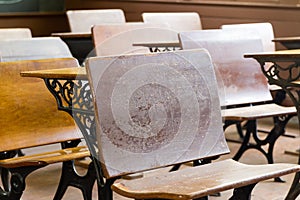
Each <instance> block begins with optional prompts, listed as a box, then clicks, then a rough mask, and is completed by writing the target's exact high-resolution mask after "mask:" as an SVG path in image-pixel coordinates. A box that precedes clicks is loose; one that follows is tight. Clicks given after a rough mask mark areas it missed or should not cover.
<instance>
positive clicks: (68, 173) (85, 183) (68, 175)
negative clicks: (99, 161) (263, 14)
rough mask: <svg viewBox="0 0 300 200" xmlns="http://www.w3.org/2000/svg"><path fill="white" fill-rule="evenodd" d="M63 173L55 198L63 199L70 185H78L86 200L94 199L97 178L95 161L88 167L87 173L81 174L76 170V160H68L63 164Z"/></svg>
mask: <svg viewBox="0 0 300 200" xmlns="http://www.w3.org/2000/svg"><path fill="white" fill-rule="evenodd" d="M62 165H63V166H62V173H61V178H60V182H59V185H58V188H57V190H56V193H55V195H54V198H53V199H54V200H60V199H62V197H63V195H64V194H65V192H66V190H67V188H68V187H69V186H73V187H76V188H78V189H80V190H81V191H82V194H83V198H84V200H91V199H92V191H93V186H94V184H95V180H96V173H95V168H94V166H93V163H91V164H90V165H89V167H88V171H87V173H86V175H84V176H80V175H78V174H77V173H76V171H75V170H74V167H75V166H74V161H66V162H63V164H62Z"/></svg>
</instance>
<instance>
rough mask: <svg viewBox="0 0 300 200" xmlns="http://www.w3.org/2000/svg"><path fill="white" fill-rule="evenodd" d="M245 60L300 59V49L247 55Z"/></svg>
mask: <svg viewBox="0 0 300 200" xmlns="http://www.w3.org/2000/svg"><path fill="white" fill-rule="evenodd" d="M244 57H245V58H267V57H270V58H272V57H277V58H278V57H285V58H300V49H292V50H282V51H274V52H259V53H246V54H244Z"/></svg>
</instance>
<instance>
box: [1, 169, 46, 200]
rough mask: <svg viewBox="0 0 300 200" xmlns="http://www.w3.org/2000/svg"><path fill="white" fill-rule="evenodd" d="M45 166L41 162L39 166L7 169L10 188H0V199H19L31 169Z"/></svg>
mask: <svg viewBox="0 0 300 200" xmlns="http://www.w3.org/2000/svg"><path fill="white" fill-rule="evenodd" d="M44 166H46V164H45V165H43V164H41V165H39V166H30V167H20V168H14V169H9V171H10V173H11V177H10V189H9V190H3V189H2V188H0V199H1V200H17V199H20V198H21V196H22V194H23V191H24V190H25V187H26V184H25V179H26V177H27V176H28V175H29V174H30V173H31V172H33V171H35V170H37V169H39V168H42V167H44Z"/></svg>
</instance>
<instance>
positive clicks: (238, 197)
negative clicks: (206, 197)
mask: <svg viewBox="0 0 300 200" xmlns="http://www.w3.org/2000/svg"><path fill="white" fill-rule="evenodd" d="M255 185H256V183H254V184H251V185H247V186H244V187H240V188H235V189H234V191H233V195H232V197H230V199H229V200H250V199H251V192H252V190H253V188H254V187H255Z"/></svg>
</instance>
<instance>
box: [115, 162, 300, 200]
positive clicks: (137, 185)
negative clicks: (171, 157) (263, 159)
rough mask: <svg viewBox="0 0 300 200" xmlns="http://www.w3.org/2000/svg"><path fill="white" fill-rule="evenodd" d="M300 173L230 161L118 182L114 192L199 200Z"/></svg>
mask: <svg viewBox="0 0 300 200" xmlns="http://www.w3.org/2000/svg"><path fill="white" fill-rule="evenodd" d="M299 170H300V166H299V165H296V164H273V165H246V164H241V163H238V162H237V161H234V160H231V159H229V160H224V161H219V162H215V163H212V164H207V165H202V166H198V167H189V168H186V169H182V170H179V171H175V172H170V173H167V174H159V175H157V176H150V177H144V178H141V179H134V180H117V181H116V182H115V183H114V184H113V185H112V189H113V190H114V191H116V192H117V193H119V194H121V195H123V196H125V197H129V198H135V199H146V198H162V199H196V198H199V197H203V196H207V195H210V194H215V193H218V192H220V191H224V190H229V189H232V188H238V187H242V186H245V185H249V184H252V183H257V182H259V181H261V180H266V179H271V178H274V177H277V176H283V175H285V174H289V173H293V172H296V171H299Z"/></svg>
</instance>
